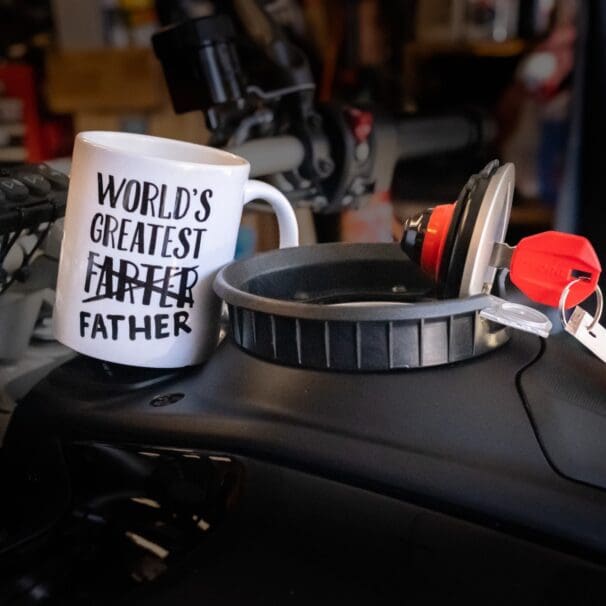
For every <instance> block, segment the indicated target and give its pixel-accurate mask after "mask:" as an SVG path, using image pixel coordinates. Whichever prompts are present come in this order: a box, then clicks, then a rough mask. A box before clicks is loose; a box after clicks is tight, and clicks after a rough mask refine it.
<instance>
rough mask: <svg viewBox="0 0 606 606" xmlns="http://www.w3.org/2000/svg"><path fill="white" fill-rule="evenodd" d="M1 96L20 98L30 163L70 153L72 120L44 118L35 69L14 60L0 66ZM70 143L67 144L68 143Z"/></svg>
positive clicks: (25, 141) (25, 142) (25, 144)
mask: <svg viewBox="0 0 606 606" xmlns="http://www.w3.org/2000/svg"><path fill="white" fill-rule="evenodd" d="M0 83H2V86H1V87H0V88H2V89H3V92H2V96H5V97H14V98H18V99H20V101H21V103H22V104H23V112H22V119H23V124H24V127H25V134H24V146H25V148H26V150H27V162H32V163H35V162H42V161H44V160H47V159H49V158H55V157H57V156H59V155H65V154H69V153H70V145H71V139H72V132H71V122H70V120H69V119H67V118H64V117H59V118H52V119H49V120H43V119H42V118H41V115H40V110H39V105H38V91H37V90H36V79H35V72H34V69H33V68H32V67H31V66H29V65H25V64H20V63H15V64H7V65H1V66H0ZM68 141H69V142H70V143H66V142H68Z"/></svg>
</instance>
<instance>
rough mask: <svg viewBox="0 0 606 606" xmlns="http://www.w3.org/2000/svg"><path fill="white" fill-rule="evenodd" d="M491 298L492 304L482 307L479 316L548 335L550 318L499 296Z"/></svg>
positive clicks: (540, 335) (518, 328)
mask: <svg viewBox="0 0 606 606" xmlns="http://www.w3.org/2000/svg"><path fill="white" fill-rule="evenodd" d="M491 299H492V302H493V304H492V305H490V306H489V307H486V308H485V309H483V310H482V311H481V312H480V317H482V318H484V319H486V320H490V321H492V322H496V323H497V324H503V325H504V326H511V328H515V329H516V330H521V331H523V332H529V333H531V334H533V335H538V336H539V337H543V338H547V337H548V336H549V333H550V332H551V328H552V324H551V320H550V319H549V318H548V317H547V316H546V315H545V314H544V313H542V312H540V311H539V310H538V309H534V308H533V307H528V306H527V305H521V304H519V303H511V302H510V301H505V300H504V299H500V298H499V297H494V296H492V297H491Z"/></svg>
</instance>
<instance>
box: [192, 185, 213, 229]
mask: <svg viewBox="0 0 606 606" xmlns="http://www.w3.org/2000/svg"><path fill="white" fill-rule="evenodd" d="M212 197H213V190H212V189H205V190H203V191H202V193H201V194H200V204H201V206H202V211H199V210H197V211H196V213H195V215H194V216H195V217H196V221H198V222H199V223H204V221H206V220H207V219H208V217H209V216H210V199H211V198H212Z"/></svg>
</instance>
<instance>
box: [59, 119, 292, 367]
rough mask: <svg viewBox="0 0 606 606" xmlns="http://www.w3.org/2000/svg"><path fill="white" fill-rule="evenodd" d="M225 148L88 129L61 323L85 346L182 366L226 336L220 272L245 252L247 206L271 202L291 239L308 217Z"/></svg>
mask: <svg viewBox="0 0 606 606" xmlns="http://www.w3.org/2000/svg"><path fill="white" fill-rule="evenodd" d="M249 171H250V165H249V163H248V162H247V161H246V160H244V159H243V158H240V157H238V156H235V155H233V154H230V153H228V152H225V151H221V150H218V149H214V148H211V147H204V146H202V145H195V144H192V143H184V142H180V141H173V140H170V139H161V138H159V137H150V136H146V135H134V134H128V133H119V132H101V131H99V132H97V131H93V132H82V133H80V134H79V135H78V136H77V137H76V143H75V147H74V154H73V162H72V170H71V179H70V186H69V192H68V198H67V211H66V216H65V232H64V236H63V243H62V246H61V259H60V263H59V276H58V280H57V297H56V303H55V311H54V318H53V321H54V331H55V336H56V337H57V339H58V340H59V341H61V342H62V343H64V344H65V345H68V346H69V347H71V348H72V349H75V350H76V351H78V352H80V353H83V354H86V355H89V356H93V357H95V358H99V359H101V360H107V361H110V362H118V363H120V364H130V365H133V366H148V367H157V368H174V367H180V366H188V365H191V364H197V363H199V362H202V361H204V360H205V359H207V358H208V357H209V356H210V354H211V353H212V351H213V350H214V348H215V347H216V344H217V339H218V331H219V315H220V301H219V300H218V298H217V297H216V295H215V294H214V292H213V289H212V282H213V278H214V276H215V274H216V272H217V270H218V269H219V268H220V267H221V266H223V265H225V263H228V262H229V261H231V260H232V259H233V257H234V252H235V248H236V239H237V235H238V226H239V224H240V219H241V216H242V207H243V205H244V204H246V203H247V202H250V201H251V200H255V199H263V200H266V201H267V202H269V203H270V204H271V206H272V208H273V210H274V212H275V213H276V215H277V218H278V226H279V229H280V247H287V246H296V245H297V243H298V229H297V220H296V218H295V214H294V212H293V209H292V207H291V205H290V203H289V202H288V200H287V199H286V198H285V197H284V196H283V195H282V194H281V193H280V192H279V191H278V190H277V189H275V188H274V187H271V186H270V185H268V184H266V183H263V182H261V181H252V180H248V174H249Z"/></svg>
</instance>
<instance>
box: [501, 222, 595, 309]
mask: <svg viewBox="0 0 606 606" xmlns="http://www.w3.org/2000/svg"><path fill="white" fill-rule="evenodd" d="M509 271H510V277H511V281H512V282H513V283H514V284H515V285H516V286H517V287H518V288H519V289H520V290H521V291H522V292H523V293H524V294H525V295H526V296H527V297H528V298H530V299H531V300H533V301H536V302H537V303H542V304H543V305H549V306H551V307H558V306H559V303H560V297H561V295H562V292H563V290H564V288H566V286H567V285H568V284H570V283H571V282H573V281H574V280H576V279H578V278H582V279H581V280H579V281H578V282H577V283H576V284H574V285H573V286H572V287H571V288H570V292H569V294H568V296H567V297H566V303H565V307H566V309H569V308H571V307H574V306H575V305H578V304H579V303H580V302H581V301H583V300H585V299H586V298H587V297H589V296H590V295H591V294H592V293H593V292H594V291H595V289H596V287H597V284H598V279H599V277H600V273H601V271H602V266H601V265H600V261H599V259H598V256H597V255H596V252H595V250H594V249H593V246H591V244H590V242H589V240H587V238H583V237H582V236H577V235H575V234H567V233H562V232H558V231H546V232H543V233H540V234H536V235H534V236H529V237H527V238H523V239H522V240H520V242H519V244H518V245H517V246H516V247H515V249H514V251H513V255H512V257H511V264H510V266H509Z"/></svg>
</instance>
